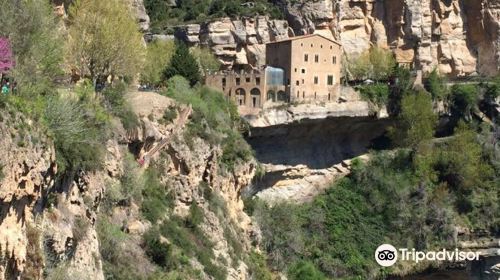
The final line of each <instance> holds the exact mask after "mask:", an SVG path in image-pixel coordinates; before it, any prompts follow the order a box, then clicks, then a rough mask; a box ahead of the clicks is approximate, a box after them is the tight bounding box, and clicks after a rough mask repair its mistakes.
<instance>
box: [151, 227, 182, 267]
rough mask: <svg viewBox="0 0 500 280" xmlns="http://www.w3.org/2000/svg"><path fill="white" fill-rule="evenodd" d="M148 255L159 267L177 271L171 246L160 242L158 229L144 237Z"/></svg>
mask: <svg viewBox="0 0 500 280" xmlns="http://www.w3.org/2000/svg"><path fill="white" fill-rule="evenodd" d="M143 239H144V243H145V247H146V254H147V255H148V256H149V257H150V258H151V259H152V260H153V262H154V263H156V264H157V265H159V266H161V267H164V268H165V269H167V270H171V269H175V263H174V262H173V261H172V248H171V246H170V245H169V244H167V243H165V242H162V241H161V240H160V232H159V231H158V229H156V228H151V229H149V230H148V231H147V232H146V233H145V234H144V236H143Z"/></svg>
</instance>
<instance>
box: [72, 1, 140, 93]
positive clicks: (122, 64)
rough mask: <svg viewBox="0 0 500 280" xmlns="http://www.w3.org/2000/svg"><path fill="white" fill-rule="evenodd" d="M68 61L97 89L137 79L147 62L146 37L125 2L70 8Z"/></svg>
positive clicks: (84, 3)
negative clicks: (117, 79) (120, 80)
mask: <svg viewBox="0 0 500 280" xmlns="http://www.w3.org/2000/svg"><path fill="white" fill-rule="evenodd" d="M69 15H70V16H69V19H70V21H69V22H70V27H69V36H68V50H67V55H68V61H69V62H70V64H71V65H72V66H73V67H75V68H76V69H78V71H79V72H80V73H81V75H82V76H84V77H89V78H90V79H91V80H92V81H93V83H94V85H95V86H97V85H103V84H104V83H105V82H106V79H107V78H108V77H110V76H111V78H112V80H113V78H115V77H133V76H134V75H136V74H137V73H138V72H139V67H140V66H141V63H142V62H143V59H144V47H143V45H142V35H141V33H140V32H139V28H138V26H137V24H136V21H135V19H134V17H133V15H132V14H131V11H130V8H129V7H128V6H127V4H126V3H125V2H124V1H121V0H108V1H101V0H79V1H76V2H75V3H74V4H73V5H72V6H71V7H70V9H69Z"/></svg>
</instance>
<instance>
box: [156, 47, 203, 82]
mask: <svg viewBox="0 0 500 280" xmlns="http://www.w3.org/2000/svg"><path fill="white" fill-rule="evenodd" d="M175 46H176V47H175V53H174V55H173V56H172V59H171V61H170V64H169V65H168V67H167V68H166V69H165V72H164V73H163V74H164V77H165V79H170V78H172V77H174V76H177V75H178V76H183V77H184V78H186V79H187V80H188V81H189V84H190V85H191V86H194V85H195V84H197V83H198V82H200V81H201V73H200V67H199V64H198V62H197V61H196V58H195V57H194V56H193V55H192V54H191V53H190V52H189V48H188V47H187V46H186V44H185V43H183V42H180V41H177V42H176V43H175Z"/></svg>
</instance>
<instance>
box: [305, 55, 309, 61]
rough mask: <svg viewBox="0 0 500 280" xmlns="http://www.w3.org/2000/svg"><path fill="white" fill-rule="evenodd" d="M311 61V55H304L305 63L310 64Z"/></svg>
mask: <svg viewBox="0 0 500 280" xmlns="http://www.w3.org/2000/svg"><path fill="white" fill-rule="evenodd" d="M308 61H309V55H308V54H307V53H306V54H304V62H308Z"/></svg>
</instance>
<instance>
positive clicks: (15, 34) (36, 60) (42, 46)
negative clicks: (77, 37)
mask: <svg viewBox="0 0 500 280" xmlns="http://www.w3.org/2000/svg"><path fill="white" fill-rule="evenodd" d="M0 7H2V8H1V9H0V37H6V38H9V40H10V42H11V47H12V51H13V53H14V56H15V59H16V66H15V67H14V69H13V71H12V73H10V75H11V76H13V78H14V79H15V81H16V82H17V85H18V91H19V92H20V93H21V94H26V95H27V96H30V97H32V95H33V94H35V93H36V94H39V93H48V92H51V91H52V88H53V87H52V86H53V81H54V80H55V79H56V78H57V77H58V76H60V75H61V74H62V70H61V63H62V53H63V52H62V49H61V46H62V45H63V43H62V41H61V38H60V37H59V36H58V33H57V29H58V28H57V25H56V19H55V18H54V15H53V12H52V8H51V6H50V4H49V3H48V1H43V0H25V1H18V0H0Z"/></svg>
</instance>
